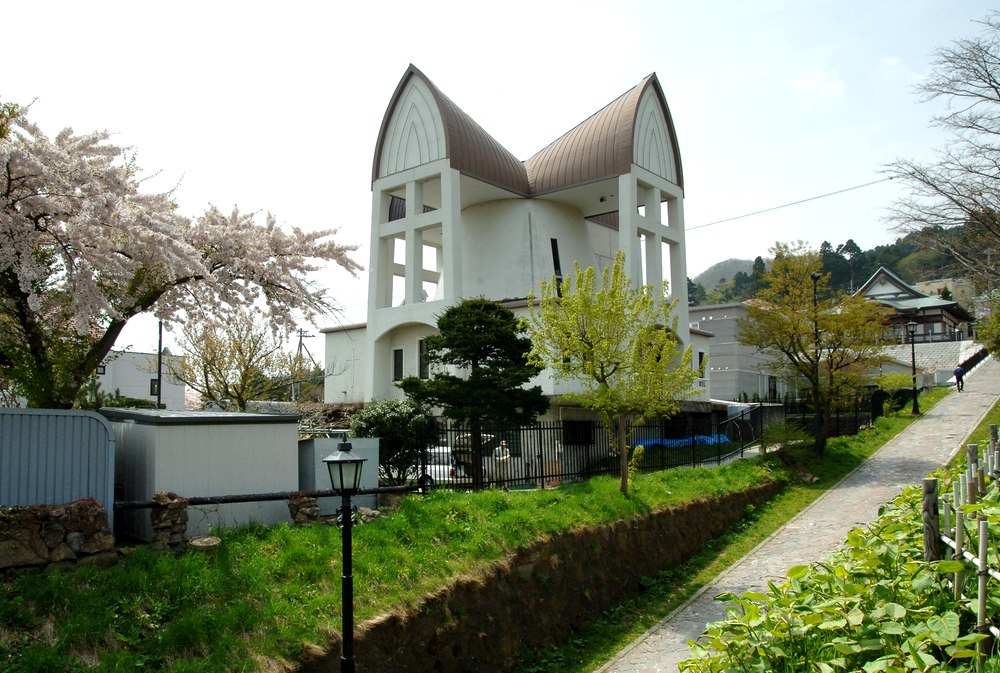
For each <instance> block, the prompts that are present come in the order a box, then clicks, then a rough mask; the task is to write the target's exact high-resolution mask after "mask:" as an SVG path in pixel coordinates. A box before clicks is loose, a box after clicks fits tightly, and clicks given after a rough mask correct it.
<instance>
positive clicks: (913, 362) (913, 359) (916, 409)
mask: <svg viewBox="0 0 1000 673" xmlns="http://www.w3.org/2000/svg"><path fill="white" fill-rule="evenodd" d="M906 331H907V333H908V334H909V335H910V368H911V371H912V373H913V410H912V412H911V413H912V414H913V415H914V416H917V415H919V414H920V403H919V402H917V351H916V347H915V346H914V344H913V339H914V337H915V336H916V335H917V323H915V322H913V321H912V320H911V321H910V322H908V323H906Z"/></svg>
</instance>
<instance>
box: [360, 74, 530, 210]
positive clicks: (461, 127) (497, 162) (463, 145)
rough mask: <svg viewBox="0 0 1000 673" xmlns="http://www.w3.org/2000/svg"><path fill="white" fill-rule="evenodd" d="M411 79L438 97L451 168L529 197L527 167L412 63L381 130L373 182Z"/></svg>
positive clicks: (436, 100)
mask: <svg viewBox="0 0 1000 673" xmlns="http://www.w3.org/2000/svg"><path fill="white" fill-rule="evenodd" d="M411 77H419V78H420V79H421V80H422V81H423V82H424V84H426V85H427V87H428V88H429V89H430V91H431V94H432V95H433V96H434V102H435V103H437V106H438V110H440V112H441V117H442V119H443V122H444V136H445V153H446V155H447V156H448V158H449V159H450V160H451V167H452V168H454V169H456V170H457V171H459V172H461V173H462V174H463V175H469V176H471V177H475V178H478V179H480V180H482V181H483V182H487V183H489V184H493V185H496V186H498V187H503V188H504V189H509V190H511V191H513V192H516V193H518V194H521V195H524V196H527V195H528V194H529V193H530V189H529V187H528V175H527V173H526V172H525V169H524V164H523V163H522V162H521V161H520V160H519V159H517V157H515V156H514V155H513V154H511V153H510V152H508V151H507V149H506V148H504V147H503V145H501V144H500V143H498V142H497V141H496V140H494V139H493V137H492V136H491V135H490V134H489V133H487V132H486V131H484V130H483V127H481V126H480V125H479V124H477V123H476V122H475V121H474V120H473V119H472V117H470V116H469V115H467V114H466V113H465V112H463V111H462V109H461V108H459V107H458V106H457V105H455V103H453V102H452V100H451V99H450V98H448V97H447V96H445V95H444V94H443V93H441V91H440V90H439V89H438V88H437V87H436V86H435V85H434V83H433V82H431V81H430V80H429V79H427V77H426V76H425V75H424V74H423V73H422V72H420V70H419V69H417V68H416V67H415V66H414V65H412V64H411V65H410V67H409V68H407V69H406V72H405V73H404V74H403V78H402V79H401V80H400V81H399V85H398V86H397V87H396V91H395V92H394V93H393V95H392V99H391V100H390V102H389V107H388V108H387V109H386V113H385V117H383V119H382V128H381V129H380V130H379V135H378V143H377V144H376V147H375V162H374V165H373V166H372V182H374V181H375V180H377V179H378V162H379V157H380V156H381V154H382V146H383V144H384V142H385V132H386V127H387V125H388V123H389V120H390V118H391V117H392V112H393V110H394V109H395V107H396V104H397V102H398V101H399V97H400V96H401V95H402V93H403V90H404V88H405V87H406V84H407V82H409V81H410V78H411Z"/></svg>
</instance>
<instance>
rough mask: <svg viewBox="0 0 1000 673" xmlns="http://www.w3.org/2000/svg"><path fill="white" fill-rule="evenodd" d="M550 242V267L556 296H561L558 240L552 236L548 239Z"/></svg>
mask: <svg viewBox="0 0 1000 673" xmlns="http://www.w3.org/2000/svg"><path fill="white" fill-rule="evenodd" d="M549 240H550V242H551V243H552V269H553V272H554V273H555V277H556V296H557V297H561V296H562V282H563V275H562V265H561V264H560V263H559V242H558V241H557V240H556V239H554V238H552V239H549Z"/></svg>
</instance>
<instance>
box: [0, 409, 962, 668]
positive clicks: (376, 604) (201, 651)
mask: <svg viewBox="0 0 1000 673" xmlns="http://www.w3.org/2000/svg"><path fill="white" fill-rule="evenodd" d="M944 394H945V392H944V391H932V392H931V393H929V394H928V395H927V396H925V399H923V400H921V402H922V403H923V404H925V405H927V406H928V407H929V406H930V405H932V404H933V403H934V402H935V401H936V399H939V398H940V396H943V395H944ZM911 420H912V419H911V418H910V417H909V416H908V415H900V416H896V417H890V418H886V419H880V420H879V422H878V424H877V426H876V427H875V428H873V429H871V430H867V431H865V432H864V433H862V435H860V436H859V437H858V438H838V439H834V440H831V441H830V442H829V445H828V447H829V448H828V450H827V452H826V454H825V455H824V456H823V457H821V458H817V457H815V456H813V455H812V452H811V450H810V449H809V448H808V447H801V448H799V449H795V450H793V451H792V453H793V454H794V455H795V456H796V458H797V464H796V465H793V466H792V467H791V468H789V467H787V466H785V465H783V464H782V463H781V462H780V461H778V460H776V459H774V457H773V456H770V457H767V458H765V459H763V460H746V461H737V462H735V463H733V464H730V465H726V466H723V467H720V468H699V469H680V470H670V471H666V472H659V473H655V474H642V475H639V476H638V477H637V479H636V488H635V490H634V491H633V493H632V494H631V495H630V497H628V498H624V497H622V496H621V494H620V493H618V490H617V489H618V480H617V478H614V477H601V478H595V479H592V480H590V481H587V482H584V483H581V484H576V485H572V486H567V487H563V488H560V489H556V490H547V491H537V490H536V491H519V492H501V491H489V492H485V493H479V494H467V493H456V492H448V491H439V492H434V493H432V494H431V495H430V496H427V497H408V498H406V499H404V500H403V503H402V505H401V506H400V508H399V509H398V510H395V511H393V512H392V513H390V514H388V515H386V516H383V517H381V518H379V519H376V520H375V521H373V522H371V523H368V524H365V525H362V526H359V527H357V528H356V529H355V538H354V576H355V603H356V606H357V607H356V617H357V619H358V621H359V622H360V621H361V620H364V619H366V618H371V617H374V616H376V615H378V614H381V613H383V612H385V611H387V610H390V609H392V608H394V607H397V606H400V605H411V606H412V605H416V604H418V603H419V602H420V601H421V599H422V598H423V597H424V596H425V595H426V594H428V593H429V592H432V591H433V590H435V589H437V588H438V587H440V586H441V585H442V584H444V583H446V582H448V581H449V580H450V579H451V578H454V577H455V576H457V575H463V574H468V573H475V572H476V571H477V570H478V569H480V568H483V567H486V566H488V565H489V564H490V563H491V562H493V561H495V560H497V559H502V558H503V557H504V556H505V555H506V554H507V553H509V552H510V551H511V550H513V549H516V548H518V547H521V546H524V545H526V544H528V543H530V542H531V541H533V540H535V539H537V538H538V537H540V536H546V535H550V534H553V533H556V532H560V531H563V530H568V529H571V528H573V527H574V526H578V525H582V524H600V523H606V522H611V521H615V520H619V519H623V518H628V517H632V516H635V515H639V514H642V513H644V512H649V511H652V510H656V509H660V508H662V507H665V506H668V505H671V504H677V503H683V502H687V501H690V500H693V499H695V498H698V497H702V496H705V495H712V494H715V495H722V494H725V493H729V492H733V491H737V490H742V489H745V488H747V487H749V486H752V485H757V484H760V483H762V482H763V481H766V480H769V479H774V478H788V479H792V481H793V485H792V486H791V487H790V488H788V489H786V491H785V492H784V493H782V494H781V495H780V496H779V497H778V498H777V499H776V500H775V501H773V502H772V503H771V504H769V505H768V506H766V507H764V508H761V509H760V510H758V511H757V512H756V513H755V516H754V517H753V518H752V520H751V521H748V522H747V523H745V524H744V525H743V526H742V527H740V528H739V529H738V530H733V531H731V532H730V533H729V534H727V535H726V536H725V537H724V538H722V539H720V540H717V541H716V542H715V543H713V545H712V546H711V548H709V549H708V550H706V551H705V553H704V554H703V555H702V556H701V557H699V558H698V559H695V560H694V561H692V562H690V563H688V564H686V565H685V566H683V567H680V568H676V569H673V570H672V571H671V572H669V573H665V574H664V575H662V576H661V577H658V578H654V581H651V583H650V585H649V591H648V592H647V593H646V594H645V595H644V596H643V598H642V600H641V601H633V602H631V603H629V604H627V605H624V606H621V607H620V608H618V609H617V610H615V611H613V613H612V614H609V615H607V616H606V618H605V619H604V620H602V621H601V622H600V623H598V624H595V625H594V626H593V627H592V628H590V629H588V630H587V631H585V632H583V633H580V634H578V636H577V637H575V638H574V640H573V641H572V642H571V643H569V644H568V645H567V646H565V647H563V648H560V649H553V650H552V651H551V652H550V653H548V656H546V657H545V658H544V659H543V660H541V661H539V662H537V663H535V664H533V665H532V666H531V667H529V668H527V669H525V671H532V672H538V671H557V670H558V671H560V672H566V671H591V670H593V669H594V668H596V667H597V666H599V665H601V664H602V663H603V662H604V661H606V660H608V659H609V658H611V656H613V655H614V653H615V652H617V651H618V650H619V649H621V648H622V647H624V646H625V645H626V644H627V643H628V642H630V641H631V640H632V639H634V638H635V637H637V636H638V635H639V634H641V633H642V632H643V631H645V630H646V629H647V628H648V627H649V626H651V625H652V624H654V623H656V622H657V621H658V620H659V619H661V618H662V617H663V616H664V615H666V614H667V613H668V612H670V610H672V609H673V608H674V607H676V606H677V605H679V604H680V603H681V602H683V601H684V600H685V599H686V598H687V597H688V596H690V595H691V594H692V593H694V592H695V591H697V589H698V588H700V587H701V586H703V585H704V584H705V583H706V582H708V581H709V580H710V579H711V578H712V577H714V576H715V575H716V574H717V573H718V572H719V571H721V570H722V569H723V568H725V567H727V566H728V565H729V564H731V563H732V562H733V561H735V560H736V559H738V558H740V557H741V556H742V555H744V554H745V553H746V552H747V551H748V550H749V549H751V548H753V547H754V546H755V545H756V544H757V543H758V542H759V541H760V540H763V539H764V538H765V537H767V535H769V534H770V533H771V532H773V531H774V530H776V529H777V528H778V527H779V526H780V525H782V524H783V523H784V522H785V521H787V520H788V519H789V518H790V517H791V516H793V515H794V514H795V513H797V512H798V511H800V510H801V509H803V508H804V507H805V506H806V505H807V504H808V503H810V502H812V500H814V499H815V498H816V497H818V496H819V495H820V494H821V493H822V492H823V491H824V490H826V489H827V488H828V487H829V486H831V485H832V484H834V483H836V482H837V481H838V480H839V479H840V478H841V477H842V476H843V475H845V474H847V473H848V472H850V471H851V470H853V469H854V468H855V467H857V465H859V464H860V463H861V462H862V461H863V460H864V459H865V458H867V457H868V456H869V455H871V453H873V452H874V451H875V450H876V449H877V448H878V447H879V446H881V445H882V443H884V442H885V441H886V440H887V439H888V438H889V437H891V436H893V435H895V434H896V433H897V432H899V431H900V430H901V429H902V428H903V427H905V426H906V425H907V424H908V423H909V422H910V421H911ZM809 476H815V477H816V480H815V481H813V480H812V479H810V478H807V479H805V480H803V479H801V478H802V477H809ZM796 478H798V479H796ZM219 534H220V536H221V537H222V538H223V542H222V545H221V546H220V548H219V549H218V550H217V551H216V552H215V553H213V554H205V553H201V552H194V551H189V552H186V553H183V554H180V555H174V554H169V553H157V552H155V551H153V550H151V549H148V548H145V547H137V548H135V549H133V550H131V553H129V554H128V555H127V556H126V558H124V559H123V560H122V561H121V562H120V563H119V564H118V565H116V566H114V567H112V568H96V567H86V566H84V567H80V568H76V569H73V570H49V571H44V570H43V571H28V572H25V573H22V574H20V575H15V576H11V577H8V578H6V579H4V580H3V582H2V584H0V586H2V590H0V670H3V671H5V673H24V672H27V671H47V672H59V671H72V670H80V669H81V668H89V669H90V670H95V671H119V670H138V669H143V668H145V669H149V670H163V671H183V672H189V671H192V672H193V671H206V672H207V671H251V670H268V669H271V670H273V669H274V668H275V667H276V666H277V665H280V664H281V663H282V662H292V661H295V660H297V659H298V658H299V657H300V656H301V655H302V653H303V651H304V650H305V649H306V648H307V647H309V646H310V645H318V644H322V643H325V642H327V641H328V639H329V638H330V636H331V634H332V633H334V632H336V631H337V630H338V629H339V628H340V567H339V566H340V554H341V550H340V531H339V529H337V528H334V527H332V526H328V525H311V526H304V527H291V526H287V525H282V526H269V527H264V526H249V527H245V528H241V529H238V530H227V531H220V532H219Z"/></svg>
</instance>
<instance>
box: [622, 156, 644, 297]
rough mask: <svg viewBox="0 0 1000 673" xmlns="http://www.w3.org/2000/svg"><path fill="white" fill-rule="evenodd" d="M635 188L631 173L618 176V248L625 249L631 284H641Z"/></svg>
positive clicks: (640, 258)
mask: <svg viewBox="0 0 1000 673" xmlns="http://www.w3.org/2000/svg"><path fill="white" fill-rule="evenodd" d="M636 188H637V185H636V179H635V177H634V176H633V175H631V174H627V175H619V176H618V249H619V250H623V251H625V269H626V272H627V273H628V277H629V279H630V280H631V281H632V285H633V286H639V285H641V284H642V273H641V270H642V257H641V250H640V247H639V230H638V222H639V213H638V203H637V197H638V194H637V192H636Z"/></svg>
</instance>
